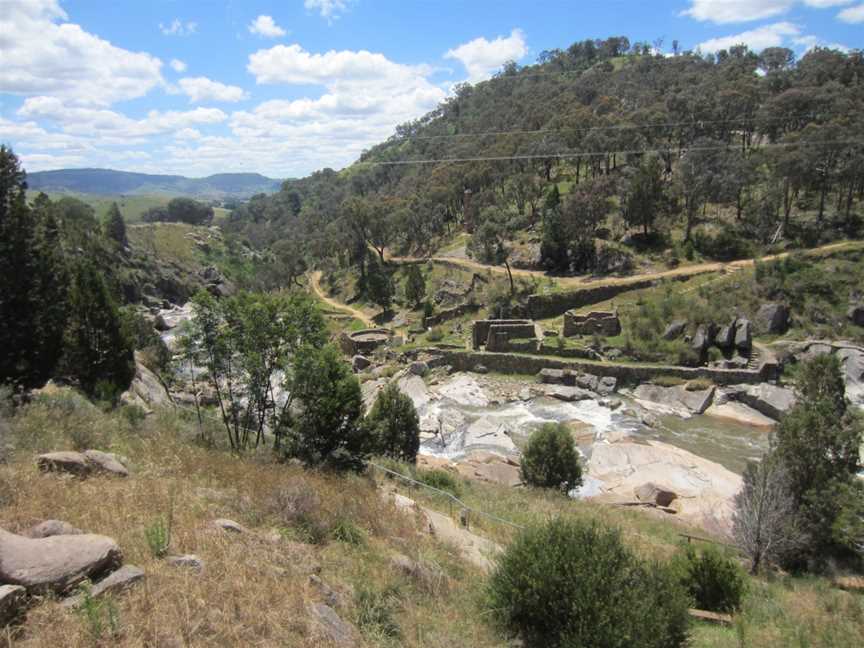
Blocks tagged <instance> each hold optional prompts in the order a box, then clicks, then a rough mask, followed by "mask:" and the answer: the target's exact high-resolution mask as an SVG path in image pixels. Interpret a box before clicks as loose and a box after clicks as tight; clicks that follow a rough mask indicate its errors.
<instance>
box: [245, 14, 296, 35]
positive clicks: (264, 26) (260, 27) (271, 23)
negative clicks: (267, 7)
mask: <svg viewBox="0 0 864 648" xmlns="http://www.w3.org/2000/svg"><path fill="white" fill-rule="evenodd" d="M249 32H250V33H252V34H258V35H259V36H263V37H264V38H279V37H280V36H284V35H285V34H287V33H288V32H286V31H285V30H284V29H282V28H281V27H280V26H279V25H277V24H276V21H275V20H273V18H272V16H263V15H262V16H258V17H257V18H256V19H255V20H253V21H252V22H251V23H249Z"/></svg>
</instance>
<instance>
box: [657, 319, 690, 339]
mask: <svg viewBox="0 0 864 648" xmlns="http://www.w3.org/2000/svg"><path fill="white" fill-rule="evenodd" d="M685 328H687V320H673V321H672V322H671V323H670V324H669V325H668V326H667V327H666V329H665V330H664V331H663V339H664V340H677V339H678V338H679V337H681V335H682V334H683V333H684V329H685Z"/></svg>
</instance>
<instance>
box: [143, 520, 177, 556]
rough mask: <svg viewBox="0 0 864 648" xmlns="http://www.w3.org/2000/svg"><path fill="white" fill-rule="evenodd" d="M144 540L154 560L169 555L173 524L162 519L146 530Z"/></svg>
mask: <svg viewBox="0 0 864 648" xmlns="http://www.w3.org/2000/svg"><path fill="white" fill-rule="evenodd" d="M144 538H145V540H146V541H147V547H148V548H149V549H150V553H151V554H152V555H153V557H154V558H163V557H165V555H166V554H167V553H168V547H169V546H170V545H171V523H170V520H169V522H168V523H166V522H165V520H163V519H162V518H161V517H160V518H157V519H156V520H155V521H154V522H153V523H152V524H150V525H148V526H147V527H146V528H145V529H144Z"/></svg>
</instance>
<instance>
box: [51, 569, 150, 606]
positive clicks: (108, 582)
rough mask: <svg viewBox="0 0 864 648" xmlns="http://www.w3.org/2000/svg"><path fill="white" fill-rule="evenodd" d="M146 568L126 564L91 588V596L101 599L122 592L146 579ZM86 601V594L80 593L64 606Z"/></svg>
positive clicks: (67, 600) (76, 604) (64, 603)
mask: <svg viewBox="0 0 864 648" xmlns="http://www.w3.org/2000/svg"><path fill="white" fill-rule="evenodd" d="M144 576H145V574H144V570H143V569H141V568H139V567H136V566H135V565H124V566H123V567H121V568H120V569H118V570H117V571H115V572H112V573H111V574H109V575H108V576H106V577H105V578H103V579H102V580H100V581H99V582H97V583H95V584H94V585H93V587H91V588H90V592H89V597H90V598H91V599H100V598H102V597H104V596H114V595H117V594H121V593H123V592H125V591H126V590H128V589H131V588H132V587H133V586H135V585H136V584H138V583H139V582H140V581H142V580H144ZM83 602H84V595H83V594H78V595H77V596H73V597H71V598H68V599H66V600H65V601H64V602H63V606H64V607H70V608H71V607H78V606H79V605H81V604H82V603H83Z"/></svg>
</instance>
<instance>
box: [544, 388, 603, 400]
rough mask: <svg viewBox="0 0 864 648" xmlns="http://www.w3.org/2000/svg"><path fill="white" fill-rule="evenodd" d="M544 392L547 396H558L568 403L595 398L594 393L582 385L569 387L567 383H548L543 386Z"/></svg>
mask: <svg viewBox="0 0 864 648" xmlns="http://www.w3.org/2000/svg"><path fill="white" fill-rule="evenodd" d="M543 393H544V394H545V395H546V396H549V397H551V398H557V399H558V400H561V401H565V402H567V403H572V402H575V401H581V400H591V399H592V398H594V394H592V393H591V392H589V391H586V390H584V389H582V388H581V387H568V386H567V385H548V386H546V387H544V388H543Z"/></svg>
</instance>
